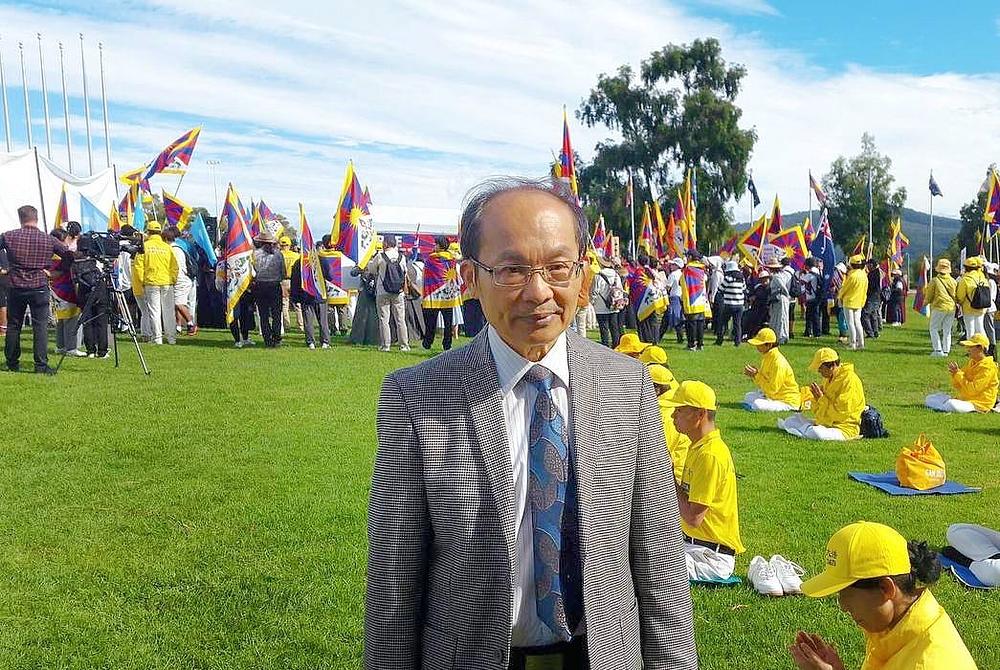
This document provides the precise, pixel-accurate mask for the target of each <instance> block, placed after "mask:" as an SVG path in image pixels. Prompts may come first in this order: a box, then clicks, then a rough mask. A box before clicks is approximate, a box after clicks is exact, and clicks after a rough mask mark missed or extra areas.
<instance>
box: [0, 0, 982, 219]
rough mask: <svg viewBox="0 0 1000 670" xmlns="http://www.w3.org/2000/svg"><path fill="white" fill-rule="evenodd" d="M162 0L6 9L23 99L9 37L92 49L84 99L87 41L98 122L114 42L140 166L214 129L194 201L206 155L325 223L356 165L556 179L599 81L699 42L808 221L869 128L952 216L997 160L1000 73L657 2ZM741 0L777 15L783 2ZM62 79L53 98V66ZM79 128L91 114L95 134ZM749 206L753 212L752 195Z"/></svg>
mask: <svg viewBox="0 0 1000 670" xmlns="http://www.w3.org/2000/svg"><path fill="white" fill-rule="evenodd" d="M710 1H713V2H714V1H715V0H710ZM156 2H157V5H156V6H151V5H149V4H147V5H145V6H138V7H137V8H136V9H135V11H133V12H130V13H129V14H128V15H127V17H126V18H122V17H121V16H119V15H118V14H115V15H114V16H108V17H107V18H101V19H98V18H94V16H93V14H90V13H88V14H86V15H83V14H80V15H77V14H75V13H73V12H72V11H70V10H64V11H61V12H56V11H42V10H28V9H24V8H15V7H0V25H3V26H5V29H4V35H3V38H4V39H3V42H2V45H4V50H5V51H4V55H5V65H6V67H7V74H8V85H9V86H17V85H19V84H20V79H19V75H18V76H16V77H13V76H11V75H12V69H13V68H12V64H13V63H14V60H15V59H14V57H13V56H14V55H15V54H16V52H15V54H12V52H11V49H10V44H11V42H12V41H14V42H16V40H17V39H23V40H25V41H26V42H29V40H31V39H32V38H33V35H34V31H35V30H36V29H41V30H42V31H43V32H44V35H45V40H46V43H47V44H49V45H52V46H54V42H55V41H56V40H58V39H62V40H63V41H65V42H66V43H67V44H68V45H70V46H72V47H74V48H75V51H74V48H71V49H69V51H68V52H67V57H68V61H67V67H68V68H69V69H70V73H71V74H70V82H69V83H70V88H71V93H72V94H73V95H74V96H77V97H78V96H79V95H81V92H82V90H81V88H82V87H81V85H80V78H79V47H78V44H79V42H78V40H77V37H76V35H77V33H78V32H80V31H83V32H84V33H85V34H86V35H87V39H88V46H89V47H90V49H91V52H92V53H93V55H91V52H88V68H90V76H91V82H90V83H91V97H92V101H91V102H92V104H94V105H95V106H94V110H95V112H99V103H98V102H95V100H96V96H97V93H95V91H98V90H99V89H98V83H97V79H96V77H97V70H96V49H93V47H94V42H96V41H97V40H98V39H101V40H103V41H104V43H105V44H106V45H107V50H108V81H109V94H110V96H111V101H112V109H111V121H112V134H113V136H114V138H115V142H114V151H115V160H116V163H117V164H118V166H119V168H120V169H121V170H124V169H128V168H131V167H134V166H135V165H137V164H139V163H141V162H144V161H146V160H149V158H151V157H152V155H154V154H155V152H156V151H158V150H159V149H160V148H161V147H162V146H163V145H164V144H166V143H167V142H169V141H170V140H172V139H174V138H175V137H176V136H177V135H179V134H180V132H182V131H183V130H186V129H187V128H188V127H190V126H191V125H195V124H198V123H204V132H203V133H202V139H201V141H200V143H199V147H198V150H197V152H196V154H195V161H194V163H193V165H194V167H193V169H192V170H191V171H190V173H189V175H188V177H186V179H185V181H184V185H183V188H182V191H181V195H182V197H183V196H187V197H188V198H189V199H191V200H194V201H196V202H206V203H207V202H211V201H212V199H213V198H214V187H213V183H212V177H211V172H210V171H209V170H208V168H207V166H205V164H204V161H205V160H206V159H209V158H212V159H221V160H222V161H223V164H222V166H220V168H219V170H218V174H219V179H220V181H221V182H222V184H224V183H225V182H226V181H228V180H233V181H234V182H235V183H236V184H237V185H238V186H239V187H240V188H241V190H242V191H243V192H244V194H245V197H246V198H247V199H249V197H250V196H251V195H253V196H254V197H260V196H264V197H265V198H266V199H267V200H268V202H269V204H271V205H272V207H274V208H277V209H281V210H282V211H284V212H286V213H294V211H295V209H296V203H297V202H298V201H300V200H301V201H303V202H304V203H305V204H306V206H307V209H308V211H309V212H310V217H311V219H312V220H313V221H314V225H315V222H316V221H319V220H321V219H322V220H328V219H327V218H326V217H328V216H329V212H330V211H332V209H333V206H334V203H335V201H336V199H337V197H338V195H339V192H340V186H341V180H342V176H343V169H344V164H345V163H346V161H347V159H348V158H353V159H354V160H355V164H356V166H357V168H358V171H359V174H360V175H361V177H362V178H363V179H364V180H365V181H367V182H368V183H369V184H370V185H371V189H372V195H373V198H374V199H375V202H376V203H381V204H387V205H416V206H427V207H455V206H457V204H458V202H459V200H460V198H461V196H462V194H463V192H464V191H465V189H466V188H467V187H468V186H469V185H471V184H472V183H474V182H475V181H476V180H478V179H479V178H481V177H483V176H485V175H487V174H493V173H497V172H522V173H529V174H540V173H542V172H544V171H545V170H546V169H547V164H548V161H549V160H550V159H551V153H550V152H551V150H552V149H557V147H558V145H559V142H560V124H561V117H560V112H561V110H560V107H561V106H562V105H563V104H566V105H567V107H568V108H569V109H570V110H571V111H572V110H573V109H575V107H576V106H577V105H578V104H579V102H580V100H581V99H582V98H583V97H584V96H585V95H586V94H587V92H588V91H589V89H590V87H591V86H592V85H593V84H594V83H595V82H596V79H597V75H598V74H599V73H601V72H611V71H613V70H615V69H616V68H617V67H618V66H619V65H621V64H622V63H630V64H632V65H633V66H637V65H638V63H639V61H640V60H641V59H642V58H644V57H646V56H647V55H648V54H649V53H650V52H651V51H653V50H654V49H657V48H659V47H661V46H663V45H664V44H666V43H668V42H673V43H681V42H690V41H691V40H692V39H694V38H695V37H697V36H702V37H708V36H713V37H717V38H718V39H719V40H720V41H721V42H722V44H723V54H724V56H725V57H726V58H727V59H728V60H729V61H731V62H739V63H743V64H745V65H746V66H747V68H748V70H749V75H748V77H747V79H746V81H745V85H744V92H743V93H742V94H741V96H740V98H739V99H738V104H740V106H741V107H742V108H743V110H744V124H745V125H746V126H747V127H749V126H753V127H755V128H756V130H757V132H758V135H759V139H758V143H757V147H756V148H755V150H754V155H753V158H752V167H753V169H754V176H755V181H756V182H757V185H758V188H759V189H760V190H761V194H762V196H764V195H765V194H768V193H774V192H775V191H777V192H779V193H780V194H781V196H782V202H783V205H784V207H785V209H786V210H788V211H791V210H794V209H799V208H805V206H806V203H807V196H808V193H807V190H806V187H807V179H806V173H807V170H808V169H810V168H811V169H812V170H813V173H814V174H816V175H817V176H819V175H821V174H822V173H823V172H824V171H825V170H826V168H827V167H828V165H829V163H830V161H832V160H833V159H834V158H835V157H836V156H838V155H841V154H846V155H850V154H853V153H855V152H856V151H857V150H858V148H859V146H860V137H861V134H862V133H863V132H865V131H870V132H872V133H873V134H874V135H875V137H876V141H877V143H878V146H879V148H880V149H881V150H883V151H885V152H887V153H888V154H889V155H890V156H892V158H893V159H894V172H895V174H896V176H897V180H898V182H899V183H900V184H902V185H905V186H907V188H908V190H909V192H910V205H911V206H914V207H917V208H920V209H925V208H926V206H927V203H926V200H927V198H926V190H925V189H926V183H927V173H928V171H929V170H930V169H932V168H933V169H934V171H935V176H936V177H937V179H938V181H939V183H940V184H941V187H942V189H943V190H944V192H945V198H944V199H939V200H938V202H937V203H935V209H936V210H937V211H938V212H942V213H955V212H957V211H958V209H959V207H960V206H961V205H962V204H963V203H964V202H966V201H968V200H969V199H971V197H972V195H974V193H975V190H976V189H977V188H978V186H979V183H980V181H981V175H982V172H983V168H984V167H985V166H986V165H987V164H989V163H990V162H992V161H993V160H996V154H997V153H998V151H997V149H998V147H997V146H996V144H995V143H996V139H995V138H997V137H1000V119H998V118H997V117H996V115H993V114H990V112H989V110H991V109H996V108H997V107H998V106H1000V77H998V76H979V77H972V76H963V75H955V74H947V73H943V74H939V75H933V76H916V75H906V74H885V73H880V72H876V71H872V70H870V69H866V68H864V67H861V66H856V67H851V68H849V69H847V70H846V71H843V72H829V71H826V70H823V69H820V68H817V67H815V66H814V65H812V64H810V62H809V61H808V59H807V58H806V57H805V56H804V55H803V54H801V53H798V52H796V51H794V50H789V49H778V48H774V47H772V46H771V45H768V44H764V43H763V42H761V41H759V40H758V39H756V38H754V37H753V36H747V35H745V34H743V33H741V32H739V31H738V30H737V28H736V27H735V26H731V25H729V24H727V23H725V22H721V21H712V20H706V19H703V18H698V17H695V16H692V15H690V14H689V13H687V12H686V11H685V10H684V9H682V8H681V7H679V6H677V5H673V4H670V5H664V4H662V3H659V2H654V1H653V0H637V2H634V3H614V2H611V1H610V0H606V1H601V2H586V3H580V4H579V5H577V6H574V9H573V11H571V12H570V11H566V10H565V7H563V6H561V5H558V4H548V5H545V4H542V5H538V4H537V3H529V2H527V0H521V2H516V1H515V2H510V3H485V2H478V1H474V0H465V1H463V2H461V3H457V4H456V3H448V5H447V7H446V6H445V5H441V4H435V3H426V2H419V1H417V0H396V2H393V3H364V4H358V3H350V4H345V3H344V2H335V3H331V4H320V3H313V2H307V1H305V0H288V1H287V2H284V3H282V5H281V9H280V11H278V10H276V9H274V5H273V4H272V3H264V2H262V1H260V0H257V2H239V3H236V2H234V1H230V0H226V1H217V2H203V1H202V0H170V2H166V1H165V0H156ZM725 4H727V5H729V6H730V9H733V7H732V6H733V5H738V7H737V8H742V9H743V10H745V11H757V12H758V13H761V12H763V13H768V12H767V8H771V9H773V7H771V5H770V4H768V3H766V2H763V1H758V2H754V1H748V2H738V1H736V0H733V1H732V2H729V1H728V0H725ZM54 53H55V52H54V49H53V54H54ZM35 66H37V63H35ZM46 66H47V70H48V72H47V75H48V79H49V88H50V92H51V91H53V90H54V89H53V86H54V82H58V70H57V60H56V58H55V56H54V55H53V56H49V57H47V62H46ZM29 67H32V64H31V62H30V61H29ZM15 74H16V73H15ZM34 79H37V74H29V80H34ZM12 80H14V81H12ZM35 83H37V82H35ZM15 102H16V101H13V100H12V104H15ZM36 113H37V112H36ZM94 118H95V119H96V118H97V117H96V116H95V117H94ZM81 128H82V126H80V125H79V124H77V123H76V122H74V131H75V133H79V132H80V131H81ZM15 132H16V131H15ZM572 133H573V139H574V144H575V146H576V148H577V150H578V151H580V153H581V154H582V155H583V156H584V157H585V158H587V157H589V156H590V155H591V154H592V149H593V146H594V144H595V142H596V141H598V140H599V139H601V138H604V137H606V136H607V135H609V132H608V131H606V130H604V129H588V128H582V127H579V126H577V125H576V124H574V125H573V129H572ZM74 139H76V138H74ZM36 141H37V136H36ZM990 142H993V143H994V144H993V145H991V144H990ZM77 146H79V145H77ZM76 155H77V161H78V163H79V162H80V158H79V156H80V155H81V154H80V152H79V149H77V150H76ZM101 156H102V159H103V154H102V155H101ZM57 158H58V154H57ZM102 164H103V163H102ZM735 209H736V212H737V213H738V215H739V216H740V217H742V216H744V214H743V213H744V212H745V209H744V207H743V203H737V204H736V205H735Z"/></svg>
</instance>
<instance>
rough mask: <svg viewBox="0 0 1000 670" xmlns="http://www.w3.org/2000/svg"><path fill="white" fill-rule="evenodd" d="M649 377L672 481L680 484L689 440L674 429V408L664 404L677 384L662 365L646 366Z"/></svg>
mask: <svg viewBox="0 0 1000 670" xmlns="http://www.w3.org/2000/svg"><path fill="white" fill-rule="evenodd" d="M657 348H659V347H657ZM647 369H648V370H649V376H650V378H651V379H652V380H653V388H655V389H656V397H657V400H658V401H659V404H660V417H661V418H662V419H663V436H664V437H665V438H666V441H667V451H669V452H670V461H671V462H672V463H673V464H674V481H675V482H680V481H681V475H683V474H684V461H685V460H686V459H687V452H688V449H689V448H690V447H691V440H689V439H688V437H687V435H681V434H680V433H678V432H677V428H676V427H674V408H673V407H670V406H668V405H666V404H664V403H666V402H668V401H669V400H670V399H671V398H673V397H674V393H675V392H676V391H677V387H678V386H679V384H678V383H677V379H675V378H674V375H673V373H672V372H670V370H668V369H667V368H666V367H664V366H663V365H660V364H658V363H653V364H649V365H647Z"/></svg>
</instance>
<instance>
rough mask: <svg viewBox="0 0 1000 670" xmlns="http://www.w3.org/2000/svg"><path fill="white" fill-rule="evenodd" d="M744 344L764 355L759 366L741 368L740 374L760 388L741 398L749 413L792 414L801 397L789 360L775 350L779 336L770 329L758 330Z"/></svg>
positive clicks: (797, 406)
mask: <svg viewBox="0 0 1000 670" xmlns="http://www.w3.org/2000/svg"><path fill="white" fill-rule="evenodd" d="M747 344H749V345H751V346H754V347H756V348H757V351H759V352H760V353H762V354H763V355H764V356H763V358H761V359H760V367H759V368H756V367H754V366H752V365H749V364H748V365H745V366H744V367H743V374H745V375H746V376H747V377H749V378H750V379H752V380H754V383H756V384H757V386H758V387H760V390H758V391H750V392H749V393H747V394H746V395H745V396H743V404H744V405H746V408H747V409H748V410H750V411H751V412H793V411H796V410H798V409H799V405H801V404H802V394H801V392H800V391H799V385H798V384H797V383H796V382H795V372H793V371H792V366H791V365H789V363H788V359H787V358H785V355H784V354H783V353H781V351H780V350H779V349H778V336H777V334H776V333H775V332H774V331H773V330H771V329H770V328H761V329H760V330H759V331H757V335H756V336H755V337H753V338H751V339H749V340H747Z"/></svg>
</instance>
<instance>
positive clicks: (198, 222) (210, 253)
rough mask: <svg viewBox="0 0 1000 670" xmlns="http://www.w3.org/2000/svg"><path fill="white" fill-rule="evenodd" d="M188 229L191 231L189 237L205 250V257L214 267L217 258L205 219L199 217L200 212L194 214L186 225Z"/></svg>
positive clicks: (217, 260)
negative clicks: (189, 223)
mask: <svg viewBox="0 0 1000 670" xmlns="http://www.w3.org/2000/svg"><path fill="white" fill-rule="evenodd" d="M188 231H189V232H190V233H191V239H192V240H194V243H195V244H196V245H198V247H200V248H201V250H202V251H203V252H205V258H206V259H208V263H209V265H211V266H212V267H215V264H216V263H218V262H219V259H218V257H217V256H216V255H215V247H213V246H212V240H211V239H210V238H209V237H208V228H206V227H205V220H204V219H202V218H201V212H198V213H197V214H195V215H194V219H193V220H192V222H191V225H190V226H188Z"/></svg>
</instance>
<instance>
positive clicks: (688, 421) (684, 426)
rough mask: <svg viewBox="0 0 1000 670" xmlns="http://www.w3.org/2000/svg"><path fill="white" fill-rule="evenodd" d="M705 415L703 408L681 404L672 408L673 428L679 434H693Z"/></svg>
mask: <svg viewBox="0 0 1000 670" xmlns="http://www.w3.org/2000/svg"><path fill="white" fill-rule="evenodd" d="M704 416H705V410H702V409H698V408H697V407H689V406H687V405H682V406H681V407H677V408H675V409H674V414H673V417H672V418H673V420H674V428H676V429H677V432H678V433H680V434H681V435H687V436H688V437H690V436H692V435H695V434H696V432H697V431H698V427H699V426H700V425H701V422H702V420H703V418H704Z"/></svg>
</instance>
